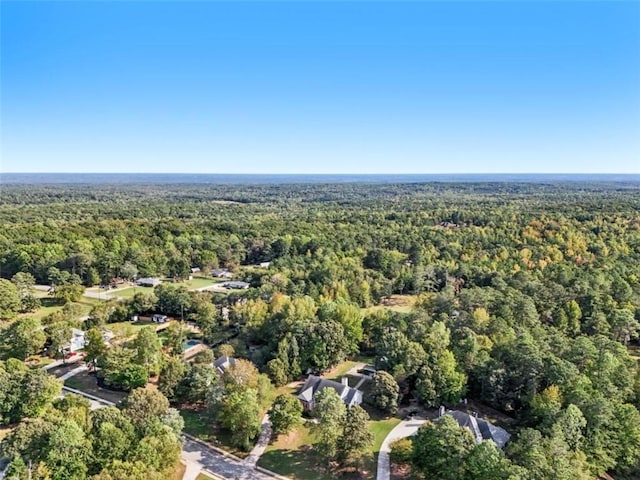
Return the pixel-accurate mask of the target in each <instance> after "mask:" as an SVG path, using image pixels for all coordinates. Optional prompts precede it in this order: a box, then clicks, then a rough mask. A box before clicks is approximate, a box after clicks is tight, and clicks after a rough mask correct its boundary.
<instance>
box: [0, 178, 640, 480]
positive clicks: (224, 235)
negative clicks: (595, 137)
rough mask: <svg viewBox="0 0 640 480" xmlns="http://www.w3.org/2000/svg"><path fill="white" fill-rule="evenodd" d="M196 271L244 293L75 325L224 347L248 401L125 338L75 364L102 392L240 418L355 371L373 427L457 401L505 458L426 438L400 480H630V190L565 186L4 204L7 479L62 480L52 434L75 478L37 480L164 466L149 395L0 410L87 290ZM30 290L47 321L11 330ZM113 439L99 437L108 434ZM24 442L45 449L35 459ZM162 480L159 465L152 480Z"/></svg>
mask: <svg viewBox="0 0 640 480" xmlns="http://www.w3.org/2000/svg"><path fill="white" fill-rule="evenodd" d="M266 262H268V263H266ZM260 264H262V266H260ZM195 267H197V268H199V269H200V271H202V272H210V271H211V270H212V269H217V268H224V269H228V270H229V271H231V272H234V273H235V274H236V276H237V278H239V279H241V280H244V281H246V282H248V283H249V284H250V285H251V288H249V289H247V290H246V291H241V292H231V293H229V294H224V295H223V294H220V293H214V292H190V291H187V289H186V287H183V286H181V285H180V283H175V284H172V283H165V284H162V285H160V286H158V287H156V288H155V289H154V292H153V293H151V294H148V293H137V294H136V295H134V296H133V297H132V298H131V299H128V300H127V301H125V302H105V303H101V304H97V305H96V306H95V307H93V309H92V311H91V312H90V314H89V315H88V317H89V318H88V319H86V322H88V324H89V326H90V327H100V326H103V325H105V324H108V323H113V322H118V321H122V320H126V319H128V318H129V317H131V316H132V315H146V314H151V313H156V312H158V313H163V314H167V315H173V316H175V317H176V318H188V319H189V320H192V321H193V322H195V324H197V326H198V327H199V328H200V330H201V331H202V333H203V335H204V339H205V341H206V343H208V344H209V345H212V346H218V345H220V344H221V343H222V344H225V343H226V342H229V343H233V346H234V348H235V353H236V355H238V356H240V357H243V358H246V359H248V360H250V361H251V362H253V364H255V366H256V367H257V368H258V369H259V371H260V372H261V374H260V375H258V373H257V372H252V373H251V377H252V378H253V379H254V383H255V388H254V390H255V392H254V390H243V389H240V390H238V389H237V388H236V386H237V385H239V384H241V383H242V382H241V381H236V380H237V379H236V380H229V379H227V380H224V381H223V382H222V383H219V386H220V390H219V392H218V397H216V398H215V399H214V400H212V398H211V395H209V394H208V393H207V390H206V388H205V389H203V388H201V387H199V386H198V382H199V381H200V380H198V378H197V377H198V376H199V375H200V376H202V375H209V377H207V378H208V379H209V380H207V381H208V382H209V383H211V381H213V380H212V378H213V377H212V376H211V375H213V374H212V373H211V372H205V373H203V371H202V368H203V367H201V366H199V365H201V364H202V363H201V364H199V363H198V362H196V363H195V364H191V365H187V366H184V365H182V362H178V361H176V360H175V359H172V358H171V357H170V356H169V357H167V358H165V357H166V355H164V356H163V355H160V354H157V355H156V354H154V355H149V354H148V351H149V348H148V345H150V344H153V343H154V341H155V340H153V339H150V338H149V339H145V338H144V335H145V334H143V333H140V334H139V337H138V338H137V339H135V340H133V341H132V342H131V343H130V344H129V345H127V346H125V347H117V348H111V349H109V351H108V352H105V351H103V350H104V349H102V350H101V349H100V348H97V350H98V351H89V352H88V354H89V357H90V358H89V360H90V361H93V362H94V367H99V368H100V372H101V373H100V375H101V376H102V378H103V380H104V381H106V382H107V383H108V384H112V385H116V386H118V387H119V388H123V389H125V390H127V391H132V392H133V393H132V394H131V395H134V394H136V392H139V390H136V389H137V388H138V387H141V386H144V385H146V383H147V380H148V377H149V376H154V375H159V378H160V380H159V386H158V388H159V389H160V391H161V392H162V394H163V395H164V396H166V398H167V399H168V401H169V402H171V405H177V404H181V403H184V402H188V403H190V404H198V403H202V404H206V405H207V407H208V408H210V409H217V410H218V411H220V412H224V411H225V408H226V409H227V410H228V411H232V410H233V405H234V404H233V401H239V400H238V398H240V397H241V396H245V397H251V396H252V395H253V397H255V398H253V399H250V401H246V399H245V400H242V401H240V403H242V404H243V405H247V403H251V404H252V405H253V404H256V407H255V408H254V410H256V412H259V411H260V408H259V407H258V406H257V404H259V403H260V402H261V401H262V399H263V397H265V396H266V394H265V393H264V392H265V391H266V390H267V387H266V386H265V383H268V382H271V383H273V384H274V385H275V386H281V385H284V384H286V383H287V382H289V381H291V380H295V379H299V378H301V377H302V376H303V374H304V373H307V372H309V373H321V372H323V371H326V370H327V369H329V368H330V367H332V366H334V365H336V364H337V363H338V362H340V361H341V360H343V359H345V358H348V357H351V356H355V355H366V356H369V357H372V358H373V359H374V362H375V366H376V367H377V368H378V369H379V371H384V372H388V374H389V375H387V377H389V378H383V379H381V380H380V382H381V383H383V385H381V386H380V389H379V390H380V392H378V393H379V394H378V395H376V396H375V397H374V403H375V405H374V407H375V408H378V409H380V410H383V411H384V410H386V411H387V412H388V413H389V414H393V413H394V412H395V411H396V409H397V407H398V402H400V403H402V402H405V403H406V402H408V401H409V400H410V399H415V400H417V401H418V402H419V404H420V405H422V406H424V407H428V408H437V407H439V406H440V405H446V406H454V405H456V404H458V403H459V402H461V401H462V400H463V399H467V400H470V401H473V402H477V404H479V405H484V406H486V407H489V408H492V409H494V410H495V411H497V412H500V413H501V414H502V415H504V417H505V418H508V419H509V421H508V425H507V428H508V429H509V431H510V432H511V433H512V439H511V441H510V442H509V443H508V444H507V446H506V447H505V449H504V451H500V450H498V449H496V448H493V447H492V446H491V447H488V446H486V445H484V444H480V445H482V446H480V445H475V446H474V445H473V442H471V441H470V440H469V438H467V436H465V435H466V432H464V431H457V430H456V428H457V427H456V426H455V425H451V424H450V423H449V422H446V421H445V422H433V424H432V426H430V427H429V428H425V429H423V430H421V431H420V433H419V435H418V436H416V437H415V439H414V440H413V444H412V446H410V448H409V450H410V451H409V452H408V453H407V455H406V456H405V457H406V458H405V460H406V462H408V463H410V464H412V468H413V472H414V475H416V476H417V477H420V476H421V475H422V476H423V478H427V479H428V478H442V479H452V480H454V479H467V478H468V479H484V478H487V479H505V480H507V479H512V480H515V479H522V480H525V479H527V480H528V479H531V480H545V479H549V480H552V479H580V480H581V479H593V478H598V477H600V476H602V475H604V474H605V473H608V474H611V475H613V476H614V477H615V478H638V477H639V476H640V413H639V410H638V409H639V408H640V370H639V369H638V365H637V363H638V357H637V352H638V348H637V346H638V340H637V339H638V333H639V331H640V185H638V184H634V183H625V184H622V183H621V184H616V183H570V182H567V183H549V184H530V183H522V184H518V183H460V184H451V183H427V184H361V183H353V184H327V185H203V184H193V185H187V184H184V185H181V184H171V185H126V184H122V185H4V186H2V190H1V192H0V277H1V278H2V279H0V319H1V320H0V386H1V388H0V424H3V423H4V424H11V425H15V424H18V425H19V426H18V427H17V428H16V430H15V431H14V433H13V434H12V436H11V437H9V439H8V442H5V443H8V445H9V447H8V448H7V447H5V448H4V453H5V454H6V455H7V456H9V458H12V459H14V461H13V463H12V465H14V464H15V465H17V466H14V468H15V469H19V468H22V467H23V464H26V463H28V462H29V461H33V462H41V463H43V465H44V466H43V468H49V471H51V472H56V471H62V470H64V469H65V468H67V467H65V465H66V464H64V461H67V460H64V461H63V459H61V457H60V458H58V457H56V455H57V453H56V452H57V451H56V450H55V448H59V446H58V447H56V443H55V439H56V432H58V431H62V430H64V429H66V430H72V433H73V435H75V436H76V437H77V438H78V442H79V443H83V447H82V448H84V450H82V451H83V452H84V453H83V454H82V455H84V456H83V457H81V458H85V460H84V463H83V464H82V465H76V464H75V463H74V464H73V465H72V467H73V468H74V469H75V470H74V471H78V472H81V473H79V474H78V475H79V476H68V477H65V476H60V475H61V474H60V475H58V476H56V474H52V476H51V478H53V479H57V478H74V479H75V478H87V477H86V476H87V475H95V476H94V477H93V478H99V479H103V478H104V479H107V478H114V479H115V478H136V477H135V475H134V474H131V476H130V477H127V476H126V475H125V474H122V475H120V476H118V475H117V474H115V473H113V472H112V471H117V470H118V468H119V469H121V470H123V469H124V470H126V469H128V470H127V471H134V470H136V469H139V468H140V462H144V461H146V460H145V458H146V456H148V454H147V453H146V451H145V445H147V444H148V445H155V444H157V443H162V444H163V445H165V448H167V449H169V450H171V452H170V453H167V454H166V456H165V457H166V458H174V457H176V454H175V452H174V450H176V448H178V447H177V446H176V445H177V443H176V442H177V441H178V440H176V432H179V431H180V427H175V423H176V422H175V421H174V420H171V418H172V417H170V416H171V415H172V414H171V412H172V411H173V410H172V409H171V408H169V403H163V402H165V399H164V397H163V399H161V400H158V399H155V400H154V401H155V402H157V403H158V404H160V405H161V406H160V407H158V408H157V411H155V412H153V413H148V412H147V414H146V417H145V418H144V419H143V420H138V419H137V417H136V414H138V412H137V410H136V407H135V405H134V403H135V402H136V401H140V400H139V399H138V400H136V398H135V397H132V398H131V399H130V400H128V402H129V403H126V402H125V404H124V405H123V406H122V407H121V409H120V410H117V409H115V408H112V407H109V408H110V410H109V411H108V413H107V412H105V413H96V412H101V410H97V411H96V412H89V411H88V407H87V405H85V404H84V403H82V404H81V403H79V400H74V399H73V397H70V398H71V399H70V400H66V401H64V400H57V401H56V402H55V403H54V404H50V403H51V401H53V398H54V397H55V395H56V394H57V393H56V387H55V386H52V385H48V384H47V389H48V391H49V393H48V394H47V395H45V396H46V397H47V399H45V400H43V402H40V403H42V404H38V405H35V406H33V408H27V407H28V405H22V404H20V402H19V401H18V396H19V393H18V392H27V391H28V389H27V390H25V389H24V386H23V385H22V384H20V382H23V383H25V382H26V384H34V382H35V383H38V382H39V383H43V384H45V383H47V380H46V379H43V378H40V376H41V375H40V374H39V373H38V374H36V373H33V374H30V373H28V370H25V367H24V363H23V361H24V360H25V359H27V357H28V356H29V355H31V354H34V353H37V352H38V351H40V350H41V349H42V347H43V346H44V345H45V343H46V344H49V345H51V344H52V343H53V344H54V345H55V342H56V341H58V342H60V341H62V340H60V338H62V337H64V336H65V334H61V333H60V330H61V329H62V330H64V331H65V332H66V331H67V330H68V329H69V328H70V324H69V323H68V322H66V317H69V316H73V315H72V314H71V313H69V311H71V310H73V307H72V305H73V302H74V301H75V300H77V299H78V298H79V297H81V296H82V293H83V291H84V288H85V287H92V286H95V285H108V284H110V283H112V282H113V281H114V279H118V278H125V279H130V278H134V277H136V276H137V277H163V278H171V279H175V280H181V279H185V278H187V277H188V276H189V274H190V272H191V269H192V268H195ZM33 284H46V285H51V286H53V287H55V292H54V295H55V296H56V298H58V299H59V300H60V302H61V303H62V304H66V305H67V307H65V308H67V311H66V312H62V311H61V312H58V313H57V314H54V315H50V316H49V317H46V318H44V319H43V320H42V321H40V320H35V319H33V318H30V317H29V314H28V312H30V311H34V310H35V309H36V308H37V306H38V302H39V300H38V299H37V298H34V297H33V296H32V295H31V293H30V292H31V290H30V288H31V287H32V286H33ZM393 295H403V296H411V297H412V298H413V299H414V305H413V308H412V309H411V310H410V311H398V310H394V309H391V308H384V306H385V305H386V304H387V303H388V300H389V299H390V298H391V297H392V296H393ZM56 315H57V316H56ZM65 316H66V317H65ZM173 330H175V331H172V332H170V333H169V340H168V345H169V350H171V348H173V350H175V351H178V350H180V348H179V347H180V345H181V343H182V341H183V338H182V337H181V335H182V332H181V331H180V329H179V328H178V327H175V328H173ZM96 335H98V334H97V333H96ZM149 335H150V336H153V335H152V334H149ZM101 343H102V342H101V340H100V341H97V342H94V345H98V344H100V345H101ZM171 345H174V346H173V347H171ZM153 348H154V349H155V350H158V351H159V348H160V347H159V346H154V347H153ZM89 350H90V349H89ZM180 353H181V352H180ZM116 356H117V357H116ZM204 363H206V362H204ZM247 369H250V367H247ZM12 372H20V373H19V375H18V374H16V373H12ZM34 372H40V370H34ZM31 376H34V378H35V380H33V379H31ZM267 376H268V379H267ZM36 377H37V378H36ZM16 382H17V383H16ZM234 385H235V386H234ZM385 385H386V386H385ZM225 389H226V390H225ZM220 391H223V393H220ZM249 391H250V392H254V393H251V394H249V393H247V392H249ZM388 392H392V393H391V394H389V393H388ZM393 392H395V393H393ZM398 392H399V393H400V394H399V395H398ZM25 394H26V393H23V395H25ZM137 395H143V394H142V393H138V394H137ZM236 397H237V398H236ZM243 398H244V397H243ZM283 401H284V400H283ZM47 402H49V404H48V405H46V404H47ZM74 402H75V403H74ZM132 405H133V406H132ZM70 410H71V411H72V412H73V414H72V415H70V414H66V413H65V412H68V411H70ZM167 415H169V417H167ZM94 416H95V417H96V418H95V419H92V417H94ZM230 416H232V415H225V414H223V415H222V416H220V415H219V417H218V418H222V420H220V421H221V422H223V421H224V419H225V418H228V417H230ZM254 416H257V413H256V414H254ZM79 417H81V418H80V419H78V418H79ZM108 417H109V418H111V417H113V419H109V420H108V422H110V423H108V425H109V426H108V427H104V425H103V423H105V422H107V419H108ZM167 419H169V420H167ZM20 421H22V423H19V422H20ZM74 422H75V423H74ZM36 425H46V428H44V426H43V427H42V428H44V431H45V432H46V435H47V440H46V441H44V440H42V436H43V435H45V433H42V434H41V435H40V436H39V437H37V438H36V439H33V438H31V439H30V440H29V441H28V442H27V441H26V440H24V439H23V438H22V437H20V435H23V436H26V435H27V434H26V433H24V432H27V431H28V430H29V429H31V430H33V429H34V428H36ZM113 425H118V428H117V430H118V432H116V433H113V432H111V431H107V430H108V429H112V430H113V428H115V427H113ZM103 427H104V428H103ZM112 427H113V428H112ZM37 428H40V427H37ZM242 428H243V427H242V426H237V425H230V426H228V429H229V430H230V431H232V432H234V433H236V432H240V433H236V435H237V438H236V439H235V440H234V441H235V443H236V444H237V446H238V447H239V448H244V447H245V446H247V445H249V444H250V440H251V439H252V438H254V437H255V435H256V433H257V431H258V429H259V424H258V425H257V426H256V425H255V424H252V425H250V426H249V427H247V428H250V431H251V433H250V434H248V435H243V433H242ZM15 432H17V433H15ZM123 432H124V433H123ZM108 435H111V436H110V437H108V438H107V437H105V436H108ZM118 435H120V436H123V438H126V442H128V443H126V445H137V447H131V452H133V453H131V454H130V456H129V457H128V458H125V457H126V450H122V452H120V454H110V453H105V452H104V451H103V450H104V449H107V448H110V447H108V445H107V443H106V442H107V441H112V442H115V443H118V442H116V441H115V440H114V438H115V437H114V436H118ZM118 438H119V437H118ZM167 439H168V440H167ZM38 441H40V443H39V444H38V443H37V442H38ZM21 442H22V443H21ZM47 442H48V443H47ZM87 442H89V443H92V444H95V445H94V449H93V450H91V449H89V450H87V447H86V446H85V445H84V443H87ZM145 442H146V443H145ZM38 445H40V446H42V445H53V446H52V447H51V448H50V449H49V450H47V448H49V447H46V448H45V447H42V449H44V450H42V449H41V451H40V452H39V453H37V454H36V453H35V452H36V450H38V448H39V447H38ZM443 445H445V446H446V448H445V449H444V451H443V452H438V448H443V447H442V446H443ZM78 448H80V447H78ZM114 448H115V447H114ZM118 448H123V447H118ZM147 448H151V447H147ZM100 449H102V450H100ZM127 449H129V447H127ZM334 450H335V449H334ZM339 450H340V449H339V448H338V450H337V451H338V452H339ZM89 451H91V452H90V453H87V452H89ZM320 451H322V450H320ZM47 452H49V453H47ZM325 453H326V452H325ZM47 455H49V456H50V457H51V458H53V460H51V462H50V464H47V461H48V460H47V458H48V457H47ZM60 455H62V454H60ZM101 455H102V456H101ZM118 455H119V456H118ZM326 455H327V457H328V459H330V460H332V459H333V458H331V457H332V456H333V457H334V458H335V456H336V455H338V457H339V453H337V454H336V453H335V452H331V451H329V453H326ZM400 456H401V455H400ZM444 457H446V461H444V460H443V461H442V462H439V463H438V462H432V461H426V460H425V459H429V458H444ZM21 462H22V463H21ZM123 465H125V466H123ZM69 468H71V467H69ZM166 468H167V465H165V464H164V463H163V461H162V459H160V458H157V459H156V460H155V463H153V466H152V468H151V470H150V471H152V472H153V475H161V473H162V472H163V471H165V470H166ZM109 469H111V470H109ZM124 470H123V471H124ZM83 475H84V477H83ZM16 478H21V477H16ZM43 478H46V477H43ZM141 478H142V477H141ZM148 478H152V477H148ZM153 478H155V477H153ZM158 478H162V477H158Z"/></svg>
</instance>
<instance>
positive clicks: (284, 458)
mask: <svg viewBox="0 0 640 480" xmlns="http://www.w3.org/2000/svg"><path fill="white" fill-rule="evenodd" d="M313 442H314V438H313V435H311V433H310V432H309V429H308V428H307V427H306V426H305V425H301V426H300V427H298V428H296V429H295V430H294V431H292V432H290V433H289V434H287V435H280V436H278V438H277V439H275V440H272V442H271V444H270V445H269V446H268V447H267V450H266V451H265V452H264V454H263V455H262V456H261V457H260V460H258V465H260V466H261V467H264V468H267V469H269V470H272V471H274V472H276V473H279V474H280V475H284V476H286V477H289V478H294V479H296V480H331V479H333V478H334V477H333V476H332V475H331V474H329V473H325V472H324V470H323V469H322V466H321V465H318V457H317V455H316V454H315V452H313V450H312V449H311V444H312V443H313Z"/></svg>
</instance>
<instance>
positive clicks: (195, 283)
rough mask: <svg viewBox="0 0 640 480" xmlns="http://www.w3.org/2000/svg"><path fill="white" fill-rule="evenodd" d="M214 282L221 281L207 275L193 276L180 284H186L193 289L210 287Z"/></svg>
mask: <svg viewBox="0 0 640 480" xmlns="http://www.w3.org/2000/svg"><path fill="white" fill-rule="evenodd" d="M216 283H221V281H220V280H218V279H213V278H207V277H193V280H188V281H186V282H183V283H182V284H183V285H186V286H187V288H188V289H189V290H194V289H196V288H203V287H210V286H211V285H215V284H216Z"/></svg>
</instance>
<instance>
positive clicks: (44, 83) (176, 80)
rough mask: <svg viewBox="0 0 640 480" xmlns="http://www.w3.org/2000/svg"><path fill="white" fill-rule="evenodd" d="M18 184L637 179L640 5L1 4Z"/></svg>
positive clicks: (6, 100)
mask: <svg viewBox="0 0 640 480" xmlns="http://www.w3.org/2000/svg"><path fill="white" fill-rule="evenodd" d="M0 9H1V10H0V15H1V27H2V31H1V36H2V37H1V40H2V45H1V48H2V51H1V60H0V62H1V70H0V80H1V94H2V97H1V101H2V103H1V121H2V145H1V153H2V160H1V169H2V171H5V172H189V173H199V172H202V173H461V172H463V173H474V172H486V173H494V172H516V173H517V172H576V173H598V172H616V173H640V2H637V1H628V2H624V1H623V2H612V1H601V2H598V1H587V2H580V1H564V2H555V1H535V2H525V1H495V2H484V1H479V0H476V1H471V2H460V1H454V2H432V1H428V2H417V1H413V2H381V1H376V2H364V1H352V2H335V1H329V2H310V1H299V2H269V1H260V2H216V1H209V2H207V1H199V2H168V1H163V2H150V1H142V2H122V1H111V2H100V1H88V2H72V1H62V2H52V1H48V2H24V1H16V2H11V1H2V2H0Z"/></svg>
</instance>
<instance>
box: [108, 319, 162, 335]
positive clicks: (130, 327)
mask: <svg viewBox="0 0 640 480" xmlns="http://www.w3.org/2000/svg"><path fill="white" fill-rule="evenodd" d="M150 325H151V326H154V327H157V326H158V324H157V323H153V322H143V321H138V322H135V323H133V322H115V323H107V324H106V325H105V328H106V329H108V330H111V331H112V332H113V333H114V335H115V336H116V337H118V338H128V337H132V336H133V335H135V334H137V333H138V331H140V329H142V328H144V327H148V326H150Z"/></svg>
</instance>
